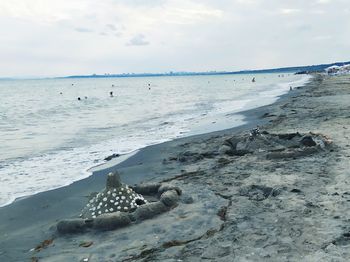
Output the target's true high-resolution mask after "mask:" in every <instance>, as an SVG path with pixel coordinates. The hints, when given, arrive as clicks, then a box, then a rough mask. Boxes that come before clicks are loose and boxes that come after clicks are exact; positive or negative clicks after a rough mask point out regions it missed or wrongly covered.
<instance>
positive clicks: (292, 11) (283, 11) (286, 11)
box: [280, 8, 300, 15]
mask: <svg viewBox="0 0 350 262" xmlns="http://www.w3.org/2000/svg"><path fill="white" fill-rule="evenodd" d="M280 12H281V14H284V15H290V14H295V13H299V12H300V10H299V9H295V8H283V9H281V11H280Z"/></svg>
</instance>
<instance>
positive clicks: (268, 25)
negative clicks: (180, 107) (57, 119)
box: [0, 0, 350, 77]
mask: <svg viewBox="0 0 350 262" xmlns="http://www.w3.org/2000/svg"><path fill="white" fill-rule="evenodd" d="M0 28H1V31H0V32H1V33H0V77H5V76H62V75H73V74H92V73H97V74H103V73H124V72H137V73H140V72H166V71H208V70H226V71H229V70H241V69H258V68H273V67H281V66H294V65H309V64H318V63H328V62H334V61H347V60H350V3H349V1H348V0H230V1H229V0H203V1H195V0H190V1H184V0H171V1H170V0H169V1H167V0H153V1H152V0H101V1H97V0H59V1H58V0H52V1H51V0H0Z"/></svg>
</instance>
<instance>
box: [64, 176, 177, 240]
mask: <svg viewBox="0 0 350 262" xmlns="http://www.w3.org/2000/svg"><path fill="white" fill-rule="evenodd" d="M181 193H182V192H181V189H180V188H178V187H174V186H171V185H168V184H161V183H148V184H140V185H136V186H134V187H129V186H128V185H125V184H123V183H121V181H120V177H119V174H118V173H117V172H115V173H109V174H108V176H107V183H106V188H105V189H104V190H102V191H101V192H100V193H98V194H96V196H95V197H93V198H92V199H90V200H89V202H88V204H87V205H86V206H85V208H84V209H83V210H82V212H81V214H80V216H79V217H80V218H77V219H67V220H62V221H60V222H59V223H58V224H57V231H58V232H59V233H62V234H66V233H82V232H85V231H87V230H114V229H118V228H121V227H125V226H128V225H130V224H132V223H137V222H141V221H142V220H145V219H150V218H152V217H154V216H156V215H159V214H161V213H164V212H166V211H169V210H170V209H172V208H174V207H176V205H177V204H178V201H179V196H180V195H181ZM146 198H149V199H150V200H149V201H148V200H146Z"/></svg>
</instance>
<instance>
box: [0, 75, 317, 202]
mask: <svg viewBox="0 0 350 262" xmlns="http://www.w3.org/2000/svg"><path fill="white" fill-rule="evenodd" d="M308 81H310V79H309V77H307V76H304V77H301V78H300V79H298V80H295V81H293V82H289V83H279V84H277V85H281V86H283V88H285V91H283V92H284V93H288V89H289V88H288V86H289V85H293V86H300V85H301V84H305V83H307V82H308ZM281 92H282V90H281ZM280 96H281V95H278V96H275V97H274V98H273V100H274V101H276V100H278V99H279V97H280ZM253 106H254V105H246V106H245V108H244V107H243V109H240V110H243V111H239V112H235V111H234V112H233V113H232V112H231V113H228V114H227V113H226V114H225V113H219V114H215V115H213V116H211V117H209V118H208V119H205V120H202V121H201V122H198V121H196V123H193V129H192V130H191V131H189V132H187V133H186V134H184V135H178V136H177V137H176V138H169V139H167V140H166V141H165V142H169V141H173V140H175V139H179V138H180V139H181V138H183V137H192V136H193V135H201V134H205V133H212V132H216V131H222V130H226V129H231V128H232V126H233V127H235V126H239V125H242V124H244V123H245V122H246V119H245V116H244V113H245V112H246V111H249V110H252V109H255V108H254V107H253ZM251 107H253V108H252V109H249V108H251ZM247 108H248V109H247ZM256 108H258V107H256ZM191 121H195V119H193V120H191ZM157 143H159V142H155V143H154V144H157ZM160 143H164V142H160ZM154 144H153V143H152V144H151V145H154ZM148 146H149V145H148ZM146 147H147V146H146ZM143 148H145V147H144V146H142V147H141V148H138V149H137V150H141V149H143ZM133 152H134V151H132V152H131V154H125V155H133ZM116 153H117V152H116ZM121 157H123V158H124V154H123V155H122V156H121ZM115 161H116V162H117V163H118V162H120V160H115ZM105 165H107V166H109V165H111V163H109V161H108V162H104V163H103V160H102V159H100V161H99V163H98V164H97V166H102V167H103V166H105ZM95 167H96V164H93V163H90V165H88V167H87V168H84V169H82V170H80V168H79V169H78V170H80V171H79V175H78V176H77V177H76V176H73V179H71V180H70V181H69V179H67V178H66V179H65V180H64V181H63V182H62V181H61V183H62V184H60V182H59V181H55V182H56V184H54V186H51V188H50V186H46V188H45V191H42V190H43V188H33V189H35V192H34V193H32V194H30V195H28V192H27V191H23V192H22V193H21V194H17V197H15V196H14V197H13V198H11V199H10V200H8V201H7V202H6V203H4V204H2V205H1V207H4V206H8V205H10V204H11V203H14V202H16V201H18V200H19V199H24V198H27V197H30V196H32V195H35V194H38V193H42V192H46V191H51V190H54V189H58V188H60V187H64V186H69V185H70V184H72V183H74V182H76V181H79V180H82V179H85V178H87V177H89V176H91V175H92V173H91V172H90V171H89V170H90V169H92V170H95Z"/></svg>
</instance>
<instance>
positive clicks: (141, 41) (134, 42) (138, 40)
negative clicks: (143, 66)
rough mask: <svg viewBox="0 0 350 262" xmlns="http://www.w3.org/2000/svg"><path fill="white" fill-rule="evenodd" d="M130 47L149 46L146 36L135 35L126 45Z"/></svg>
mask: <svg viewBox="0 0 350 262" xmlns="http://www.w3.org/2000/svg"><path fill="white" fill-rule="evenodd" d="M126 45H129V46H143V45H149V42H148V41H146V40H145V36H144V35H143V34H138V35H135V36H134V37H133V38H131V39H130V41H129V42H128V43H127V44H126Z"/></svg>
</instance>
